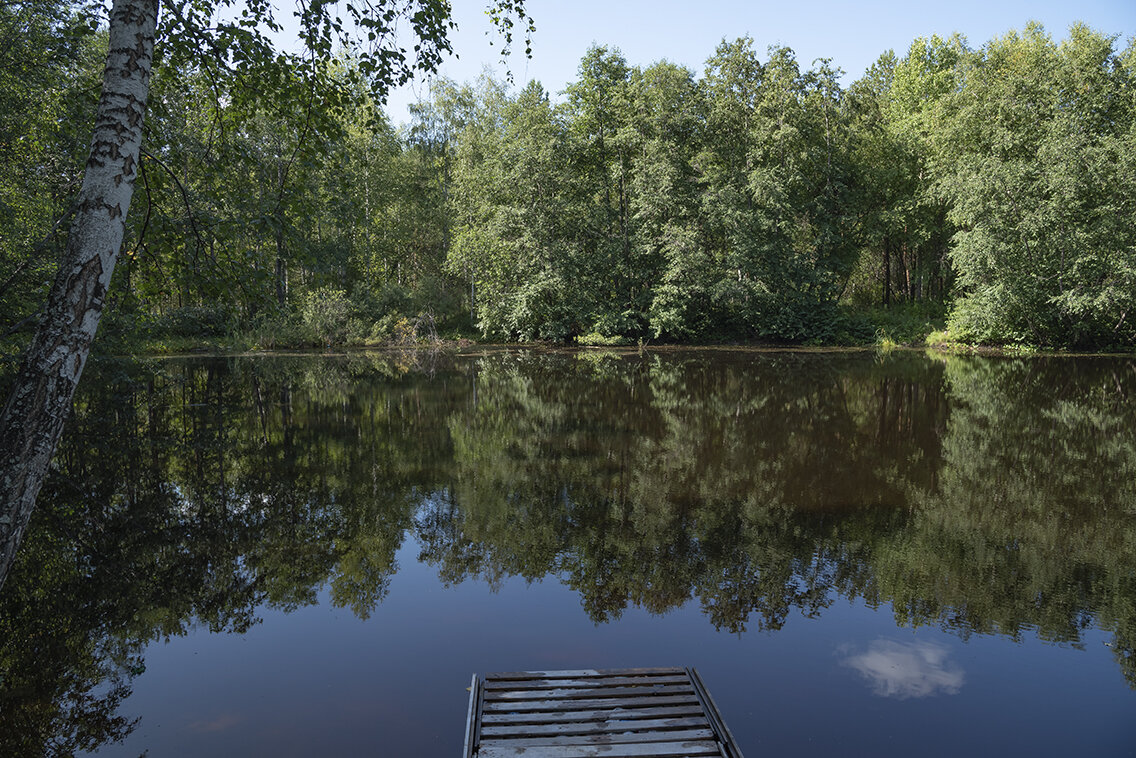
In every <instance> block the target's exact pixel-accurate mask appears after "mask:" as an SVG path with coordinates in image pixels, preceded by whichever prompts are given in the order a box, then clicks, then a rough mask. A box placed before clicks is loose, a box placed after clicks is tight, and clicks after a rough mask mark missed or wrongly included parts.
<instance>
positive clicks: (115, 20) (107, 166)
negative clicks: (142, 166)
mask: <svg viewBox="0 0 1136 758" xmlns="http://www.w3.org/2000/svg"><path fill="white" fill-rule="evenodd" d="M158 2H159V0H114V4H113V6H112V7H111V12H110V29H109V31H110V49H109V52H108V54H107V64H106V70H105V71H104V72H103V89H102V94H101V96H100V97H99V104H98V112H97V115H96V119H95V131H94V136H93V138H92V141H91V154H90V158H89V159H88V160H87V167H86V171H85V173H84V175H83V184H82V187H81V188H80V190H79V199H78V210H77V212H76V215H75V220H74V222H73V223H72V226H71V232H70V236H69V237H68V240H67V251H66V254H65V256H64V259H63V261H62V263H61V265H60V268H59V274H58V275H57V276H56V279H55V284H54V285H53V286H52V289H51V292H50V294H49V295H48V299H47V305H46V306H45V308H44V312H43V317H42V320H41V322H40V325H39V328H38V329H37V330H36V333H35V337H34V338H33V339H32V344H31V347H30V348H29V349H28V352H27V354H26V355H25V356H24V362H23V365H22V367H21V369H20V373H19V375H18V377H17V379H16V382H15V385H14V386H13V389H12V392H11V395H10V396H9V397H8V401H7V403H6V404H5V406H4V411H3V414H2V415H0V588H2V587H3V585H4V581H5V580H6V579H7V577H8V572H9V570H10V569H11V567H12V564H13V562H14V560H15V556H16V551H17V549H18V548H19V545H20V542H21V540H22V539H23V536H24V532H25V530H26V529H27V526H28V521H29V519H30V518H31V515H32V510H33V509H34V507H35V500H36V495H38V494H39V490H40V486H41V485H42V484H43V479H44V476H45V475H46V473H47V468H48V464H50V462H51V458H52V456H53V455H54V454H55V448H56V445H57V444H58V443H59V438H60V436H62V433H63V423H64V421H65V420H66V419H67V415H68V413H69V412H70V409H71V398H72V396H73V395H74V394H75V387H76V385H77V384H78V382H79V376H80V374H82V372H83V366H84V365H85V364H86V362H87V355H88V354H89V353H90V348H91V341H92V340H93V339H94V337H95V330H96V329H97V328H98V325H99V318H100V316H101V315H102V310H103V303H104V301H105V299H106V293H107V288H108V287H109V286H110V280H111V274H112V273H113V272H114V264H115V260H116V259H117V258H118V253H119V249H120V247H121V245H122V238H123V234H124V232H125V229H126V213H127V211H128V210H129V208H130V198H131V196H132V195H133V194H134V180H135V177H136V175H137V171H138V162H139V151H140V149H141V145H142V118H143V115H144V113H145V110H146V97H147V95H148V93H149V88H150V68H151V64H152V61H153V53H154V34H155V28H156V26H157V19H158Z"/></svg>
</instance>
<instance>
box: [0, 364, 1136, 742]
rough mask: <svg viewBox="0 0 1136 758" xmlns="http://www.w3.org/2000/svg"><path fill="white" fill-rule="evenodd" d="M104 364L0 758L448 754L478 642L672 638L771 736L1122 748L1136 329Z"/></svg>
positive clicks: (733, 722) (507, 666)
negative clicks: (1097, 341)
mask: <svg viewBox="0 0 1136 758" xmlns="http://www.w3.org/2000/svg"><path fill="white" fill-rule="evenodd" d="M83 385H84V386H83V389H82V390H81V398H80V399H79V401H78V403H77V406H76V413H75V416H74V418H73V419H72V422H71V424H70V426H69V430H68V433H67V436H66V439H65V442H64V446H63V449H62V451H61V453H60V455H59V457H58V461H57V462H58V470H57V471H56V472H55V473H54V474H53V476H52V478H51V480H50V481H49V482H48V484H47V485H46V487H45V489H44V493H43V495H42V496H41V505H40V507H39V509H38V511H37V515H36V520H35V523H34V525H33V529H32V531H31V534H30V536H29V538H28V542H27V543H26V547H25V550H24V552H23V555H22V563H21V565H20V566H19V568H18V570H17V572H16V573H15V574H14V575H13V577H12V578H11V579H10V580H9V583H8V586H7V587H6V588H5V590H4V596H3V597H2V598H0V677H2V679H0V754H3V755H17V756H18V755H39V754H43V753H46V754H51V755H54V754H68V753H71V752H76V751H80V752H81V751H84V750H93V749H99V750H100V754H101V755H115V756H117V755H138V754H139V753H142V752H143V751H146V750H149V752H150V755H152V756H167V755H174V756H178V755H194V756H197V755H211V756H221V755H234V756H237V755H298V756H303V755H308V756H314V755H357V754H369V755H390V756H452V755H455V754H457V752H458V751H459V750H460V748H461V741H462V736H463V728H464V717H465V703H466V692H465V687H466V686H467V685H468V682H469V678H470V675H471V673H472V672H474V671H480V672H485V671H498V670H517V669H556V668H593V667H597V668H598V667H627V666H683V665H693V666H696V667H698V669H699V670H700V672H701V673H702V675H703V678H704V680H705V681H706V683H707V685H708V686H709V687H710V689H711V691H712V692H713V694H714V697H715V699H716V700H717V702H718V704H719V706H720V708H721V709H722V711H723V712H724V714H725V716H726V719H727V721H728V723H729V724H730V726H731V728H732V730H733V732H734V734H735V736H736V737H737V739H738V741H739V742H740V743H741V746H742V748H743V749H744V750H745V751H746V752H747V755H750V756H751V757H752V756H760V755H767V754H768V755H794V756H804V755H824V756H830V755H834V754H840V755H908V754H912V753H917V754H920V755H924V756H931V755H942V756H956V755H993V754H997V753H1004V754H1022V755H1025V754H1029V755H1034V756H1040V755H1053V756H1058V755H1060V756H1065V755H1073V754H1076V755H1133V754H1136V719H1134V718H1133V715H1134V714H1136V689H1134V687H1136V363H1134V362H1133V361H1132V360H1130V359H1116V358H1093V359H1088V358H1078V359H1072V358H1062V359H1056V358H1049V359H1044V358H1034V359H1006V358H1000V359H989V358H978V357H932V358H929V357H926V356H923V355H920V354H914V353H896V354H891V355H889V356H884V357H881V356H877V355H874V354H870V353H792V352H747V351H701V352H699V351H676V352H659V353H647V354H643V355H640V354H638V353H629V354H622V355H613V354H600V353H591V352H589V353H577V354H571V353H564V354H557V353H540V352H515V351H513V352H509V351H498V352H490V353H478V354H475V355H466V356H456V357H455V356H449V357H445V356H433V357H431V356H424V355H419V356H378V355H376V356H363V355H359V356H352V357H349V358H318V357H285V358H252V359H225V360H192V361H190V360H167V361H154V362H145V363H139V362H127V361H107V362H103V363H101V364H97V365H92V366H91V367H90V368H89V369H88V374H87V375H86V376H85V377H84V382H83ZM120 740H121V742H120Z"/></svg>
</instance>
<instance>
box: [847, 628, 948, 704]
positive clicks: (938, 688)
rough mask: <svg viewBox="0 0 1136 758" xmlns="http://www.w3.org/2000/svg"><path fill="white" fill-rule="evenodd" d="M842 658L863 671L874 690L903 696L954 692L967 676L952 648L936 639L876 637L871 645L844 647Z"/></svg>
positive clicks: (903, 698)
mask: <svg viewBox="0 0 1136 758" xmlns="http://www.w3.org/2000/svg"><path fill="white" fill-rule="evenodd" d="M841 652H842V653H845V654H846V657H844V658H843V660H842V661H841V662H842V663H843V664H844V665H845V666H850V667H852V668H854V669H855V670H857V671H859V672H860V673H861V674H863V676H864V678H865V679H867V680H868V682H869V683H871V685H872V692H873V693H875V694H876V695H880V696H881V697H893V698H897V699H900V700H906V699H907V698H916V697H929V696H931V695H938V694H944V695H954V694H957V693H958V691H959V690H960V689H961V688H962V685H963V681H964V676H963V671H962V669H961V668H959V667H958V666H956V665H954V664H953V663H951V662H950V661H949V660H948V658H949V656H950V650H949V649H948V648H946V647H945V646H943V645H937V644H935V643H932V642H895V641H893V640H883V639H881V640H876V641H875V642H873V643H871V644H870V645H868V649H867V650H865V651H863V652H857V651H855V650H854V649H852V648H851V647H845V648H843V649H842V650H841Z"/></svg>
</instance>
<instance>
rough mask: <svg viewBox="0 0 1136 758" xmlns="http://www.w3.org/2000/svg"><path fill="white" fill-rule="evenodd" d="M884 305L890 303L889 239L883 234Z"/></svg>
mask: <svg viewBox="0 0 1136 758" xmlns="http://www.w3.org/2000/svg"><path fill="white" fill-rule="evenodd" d="M883 268H884V270H883V275H884V307H887V306H890V305H891V239H890V238H889V237H888V236H887V235H884V267H883Z"/></svg>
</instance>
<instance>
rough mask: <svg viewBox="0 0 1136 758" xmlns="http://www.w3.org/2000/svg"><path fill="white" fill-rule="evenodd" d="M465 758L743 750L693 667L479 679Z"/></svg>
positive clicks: (732, 756) (640, 756)
mask: <svg viewBox="0 0 1136 758" xmlns="http://www.w3.org/2000/svg"><path fill="white" fill-rule="evenodd" d="M464 755H465V758H514V757H516V756H524V758H583V757H584V756H609V757H610V758H617V757H624V756H627V757H630V756H634V758H647V757H648V756H659V757H660V758H661V757H662V756H667V758H673V757H676V756H720V757H721V758H741V755H742V753H741V750H739V749H738V746H737V743H735V742H734V738H733V736H731V735H730V730H729V729H728V728H727V727H726V723H725V721H723V720H722V717H721V715H720V714H719V713H718V708H717V707H716V706H715V705H714V701H713V700H712V699H711V698H710V693H709V692H707V690H706V688H705V687H704V686H703V684H702V680H701V679H699V677H698V672H697V671H695V670H694V669H693V668H685V669H684V668H647V669H606V670H595V669H584V670H578V671H517V672H511V673H503V674H486V675H485V676H484V677H480V676H478V675H476V674H474V676H473V683H472V684H471V685H470V691H469V718H468V723H467V725H466V733H465V753H464Z"/></svg>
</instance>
